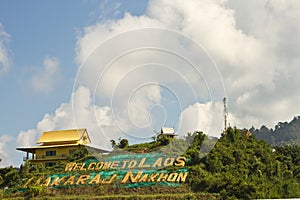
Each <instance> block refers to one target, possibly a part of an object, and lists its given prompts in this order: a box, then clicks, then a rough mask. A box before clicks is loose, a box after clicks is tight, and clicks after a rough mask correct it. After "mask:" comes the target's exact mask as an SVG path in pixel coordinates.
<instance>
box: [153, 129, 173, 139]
mask: <svg viewBox="0 0 300 200" xmlns="http://www.w3.org/2000/svg"><path fill="white" fill-rule="evenodd" d="M163 136H166V137H169V138H174V137H175V136H177V135H176V134H175V130H174V128H170V127H162V128H161V130H160V134H159V135H158V136H157V138H160V137H163Z"/></svg>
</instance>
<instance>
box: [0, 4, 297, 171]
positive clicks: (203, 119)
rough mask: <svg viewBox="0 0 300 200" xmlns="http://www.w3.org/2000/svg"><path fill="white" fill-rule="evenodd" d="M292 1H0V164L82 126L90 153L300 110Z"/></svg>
mask: <svg viewBox="0 0 300 200" xmlns="http://www.w3.org/2000/svg"><path fill="white" fill-rule="evenodd" d="M299 11H300V2H299V1H297V0H246V1H245V0H243V1H242V0H222V1H219V0H218V1H217V0H200V1H199V0H188V1H184V2H183V1H179V0H175V1H174V0H150V1H146V0H123V1H118V0H113V1H107V0H105V1H96V0H79V1H70V0H67V1H63V2H61V1H58V0H54V1H43V2H40V1H34V0H28V1H22V2H20V1H18V2H16V1H15V0H11V1H8V0H7V1H5V0H4V1H1V2H0V89H1V91H2V92H1V93H2V94H1V104H0V111H1V114H0V120H1V126H0V158H1V159H2V161H1V162H0V166H9V165H13V166H19V165H20V164H21V163H22V156H23V154H22V153H21V152H17V151H16V150H15V149H16V147H26V146H33V145H35V142H36V141H37V139H38V138H39V136H40V135H41V134H42V132H44V131H51V130H60V129H72V128H87V129H88V132H89V134H90V136H91V139H92V142H93V144H92V145H93V146H95V147H99V148H104V149H109V148H110V143H109V141H110V139H115V140H118V139H119V138H120V137H121V138H128V139H129V142H130V143H137V142H144V141H149V140H151V138H152V136H153V135H155V132H157V131H159V130H160V128H161V127H162V126H169V127H174V128H175V130H176V133H178V135H180V136H183V135H185V134H186V133H187V132H193V131H195V130H203V131H204V132H205V133H207V134H208V135H212V136H218V135H219V134H220V132H221V131H222V128H223V102H222V100H223V97H225V96H226V98H227V107H228V118H229V123H230V125H232V126H237V127H239V128H250V127H251V126H255V127H256V128H260V126H262V125H267V126H268V127H274V126H275V125H276V123H277V122H279V121H290V120H292V119H293V117H294V116H298V115H299V113H300V107H299V106H298V102H299V100H300V93H299V89H298V88H299V86H300V73H299V72H298V69H299V65H300V56H299V52H300V34H299V33H300V26H299V24H300V12H299Z"/></svg>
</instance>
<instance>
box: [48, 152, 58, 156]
mask: <svg viewBox="0 0 300 200" xmlns="http://www.w3.org/2000/svg"><path fill="white" fill-rule="evenodd" d="M46 156H56V151H46Z"/></svg>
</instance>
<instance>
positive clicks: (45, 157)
mask: <svg viewBox="0 0 300 200" xmlns="http://www.w3.org/2000/svg"><path fill="white" fill-rule="evenodd" d="M66 158H67V157H66V154H56V155H55V156H46V155H40V156H38V155H37V156H36V157H35V158H33V159H30V160H48V159H51V160H52V159H53V160H54V159H66Z"/></svg>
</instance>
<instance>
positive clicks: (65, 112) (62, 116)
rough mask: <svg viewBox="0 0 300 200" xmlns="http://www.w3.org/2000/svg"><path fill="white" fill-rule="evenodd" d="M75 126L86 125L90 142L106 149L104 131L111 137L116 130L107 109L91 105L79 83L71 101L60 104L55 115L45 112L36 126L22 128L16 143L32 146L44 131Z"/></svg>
mask: <svg viewBox="0 0 300 200" xmlns="http://www.w3.org/2000/svg"><path fill="white" fill-rule="evenodd" d="M73 108H74V109H73ZM97 120H100V121H97ZM77 128H88V132H89V133H90V136H91V138H92V141H93V145H96V146H99V147H102V148H106V149H107V148H110V146H109V140H108V139H106V137H107V135H105V134H106V133H109V134H111V135H112V136H114V134H115V133H118V131H119V130H118V129H117V128H116V127H115V126H114V121H113V120H112V117H111V111H110V108H108V107H98V106H95V105H92V101H91V94H90V91H89V89H88V88H86V87H82V86H81V87H79V88H78V90H76V91H74V93H73V94H72V100H71V102H70V103H63V104H61V106H60V107H59V108H57V109H56V110H55V113H54V114H48V113H47V114H45V116H44V118H43V119H42V120H41V121H40V122H39V123H38V124H37V127H36V128H34V129H30V130H27V131H21V132H20V133H19V135H18V138H17V143H18V145H19V146H25V147H28V146H32V145H35V143H36V141H37V140H38V138H39V137H40V136H41V134H42V133H43V132H45V131H52V130H64V129H77Z"/></svg>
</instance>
